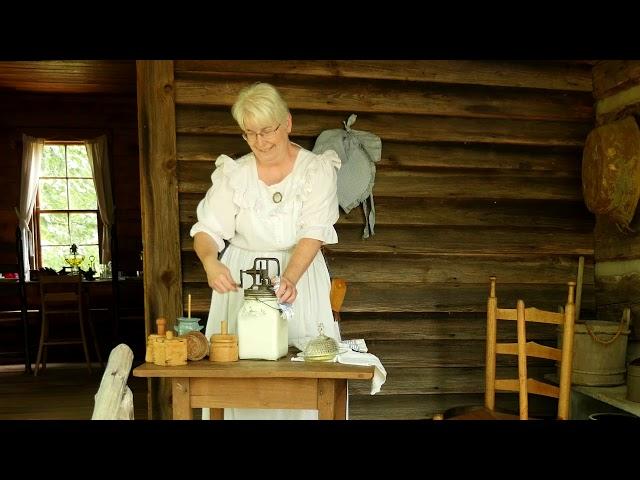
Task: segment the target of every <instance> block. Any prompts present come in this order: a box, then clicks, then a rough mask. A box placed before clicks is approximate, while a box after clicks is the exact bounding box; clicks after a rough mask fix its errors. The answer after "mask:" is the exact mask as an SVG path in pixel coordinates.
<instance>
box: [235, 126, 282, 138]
mask: <svg viewBox="0 0 640 480" xmlns="http://www.w3.org/2000/svg"><path fill="white" fill-rule="evenodd" d="M280 125H282V124H281V123H279V124H278V126H277V127H275V128H273V127H272V128H265V129H264V130H262V131H261V132H258V133H256V132H244V133H243V134H242V138H244V139H245V140H246V141H247V142H249V143H253V142H255V141H256V140H257V139H258V135H260V136H261V137H262V138H263V139H264V140H273V137H275V136H276V132H277V131H278V129H279V128H280Z"/></svg>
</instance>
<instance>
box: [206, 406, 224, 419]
mask: <svg viewBox="0 0 640 480" xmlns="http://www.w3.org/2000/svg"><path fill="white" fill-rule="evenodd" d="M209 412H210V413H209V419H210V420H224V408H211V409H209Z"/></svg>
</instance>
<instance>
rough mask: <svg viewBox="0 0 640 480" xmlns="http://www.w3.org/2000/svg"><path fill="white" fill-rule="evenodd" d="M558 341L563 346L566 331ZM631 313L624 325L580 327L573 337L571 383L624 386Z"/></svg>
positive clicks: (595, 323)
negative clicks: (563, 336)
mask: <svg viewBox="0 0 640 480" xmlns="http://www.w3.org/2000/svg"><path fill="white" fill-rule="evenodd" d="M558 330H559V332H558V333H559V335H558V341H559V344H560V345H562V328H559V329H558ZM628 337H629V314H628V310H625V312H624V313H623V315H622V319H621V320H620V323H613V322H603V321H598V320H587V321H585V322H584V323H583V322H580V323H576V324H575V326H574V336H573V368H572V372H571V383H573V384H575V385H590V386H605V385H623V384H624V383H625V373H626V371H627V367H626V362H627V340H628Z"/></svg>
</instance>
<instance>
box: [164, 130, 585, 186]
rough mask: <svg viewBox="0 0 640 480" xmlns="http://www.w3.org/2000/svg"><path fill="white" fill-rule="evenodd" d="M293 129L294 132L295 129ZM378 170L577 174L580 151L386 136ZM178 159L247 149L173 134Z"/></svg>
mask: <svg viewBox="0 0 640 480" xmlns="http://www.w3.org/2000/svg"><path fill="white" fill-rule="evenodd" d="M294 133H295V132H294ZM292 141H294V142H296V143H298V144H299V145H300V146H302V147H303V148H306V149H307V150H311V149H313V145H314V143H315V139H314V138H309V137H292ZM382 147H383V148H382V158H381V159H380V161H379V162H378V163H377V164H376V167H377V168H379V169H384V168H393V169H403V168H407V169H416V168H458V169H504V170H514V171H516V172H517V174H526V173H530V172H537V171H544V172H547V173H548V174H553V175H556V176H570V177H579V176H580V164H581V162H582V150H581V149H580V148H568V149H567V148H565V149H554V148H548V147H546V146H545V147H538V148H535V147H529V146H525V147H518V146H510V145H492V144H421V143H407V142H402V143H400V142H393V141H385V142H384V144H383V146H382ZM177 150H178V160H192V161H202V162H211V166H210V168H212V169H213V162H215V160H216V158H218V156H219V155H221V154H225V155H229V156H230V157H232V158H238V157H241V156H242V155H244V154H246V153H248V152H249V147H248V145H247V143H246V142H245V141H244V139H242V138H241V137H240V136H239V135H186V134H180V135H178V137H177Z"/></svg>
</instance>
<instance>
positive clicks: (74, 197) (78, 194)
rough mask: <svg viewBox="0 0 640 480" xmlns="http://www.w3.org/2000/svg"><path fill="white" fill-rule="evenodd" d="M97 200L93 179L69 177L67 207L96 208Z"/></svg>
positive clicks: (79, 208) (71, 208) (73, 208)
mask: <svg viewBox="0 0 640 480" xmlns="http://www.w3.org/2000/svg"><path fill="white" fill-rule="evenodd" d="M97 208H98V200H97V198H96V188H95V187H94V185H93V180H80V179H71V178H70V179H69V209H70V210H97Z"/></svg>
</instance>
